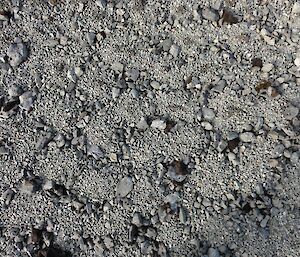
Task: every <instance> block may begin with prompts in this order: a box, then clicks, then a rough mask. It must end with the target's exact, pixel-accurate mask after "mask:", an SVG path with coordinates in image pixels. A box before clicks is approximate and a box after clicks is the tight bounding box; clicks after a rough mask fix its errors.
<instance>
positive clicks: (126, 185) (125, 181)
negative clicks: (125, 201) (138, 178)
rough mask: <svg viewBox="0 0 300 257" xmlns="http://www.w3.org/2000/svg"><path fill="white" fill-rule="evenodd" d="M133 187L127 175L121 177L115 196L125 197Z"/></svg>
mask: <svg viewBox="0 0 300 257" xmlns="http://www.w3.org/2000/svg"><path fill="white" fill-rule="evenodd" d="M132 189H133V181H132V178H131V177H129V176H126V177H124V178H122V179H121V180H120V181H119V183H118V185H117V189H116V193H117V196H120V197H125V196H127V195H128V194H129V193H130V192H131V191H132Z"/></svg>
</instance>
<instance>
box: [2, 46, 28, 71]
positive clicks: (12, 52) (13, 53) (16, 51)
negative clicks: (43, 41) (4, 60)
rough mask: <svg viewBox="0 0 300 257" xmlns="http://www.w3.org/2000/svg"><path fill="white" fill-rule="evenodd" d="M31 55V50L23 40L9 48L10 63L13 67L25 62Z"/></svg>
mask: <svg viewBox="0 0 300 257" xmlns="http://www.w3.org/2000/svg"><path fill="white" fill-rule="evenodd" d="M28 55H29V51H28V49H27V47H26V45H25V44H24V43H23V42H18V43H13V44H11V45H10V46H9V48H8V50H7V56H8V57H9V64H10V65H11V66H12V67H17V66H19V65H20V64H21V63H22V62H24V61H25V60H26V59H27V58H28Z"/></svg>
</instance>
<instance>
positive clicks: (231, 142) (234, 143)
mask: <svg viewBox="0 0 300 257" xmlns="http://www.w3.org/2000/svg"><path fill="white" fill-rule="evenodd" d="M239 142H240V139H239V138H235V139H232V140H229V141H228V149H229V150H230V151H233V150H234V149H235V148H236V147H237V146H238V144H239Z"/></svg>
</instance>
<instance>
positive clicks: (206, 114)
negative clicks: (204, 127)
mask: <svg viewBox="0 0 300 257" xmlns="http://www.w3.org/2000/svg"><path fill="white" fill-rule="evenodd" d="M202 115H203V118H204V119H205V120H208V121H211V120H213V119H214V118H215V113H214V111H213V110H212V109H210V108H207V107H203V108H202Z"/></svg>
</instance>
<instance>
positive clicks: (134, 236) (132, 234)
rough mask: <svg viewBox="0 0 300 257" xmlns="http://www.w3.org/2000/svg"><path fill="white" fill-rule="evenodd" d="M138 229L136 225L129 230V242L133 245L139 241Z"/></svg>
mask: <svg viewBox="0 0 300 257" xmlns="http://www.w3.org/2000/svg"><path fill="white" fill-rule="evenodd" d="M138 233H139V231H138V227H137V226H136V225H131V226H130V228H129V233H128V234H129V235H128V237H129V242H131V243H133V242H135V241H136V239H137V236H138Z"/></svg>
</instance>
